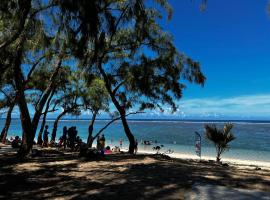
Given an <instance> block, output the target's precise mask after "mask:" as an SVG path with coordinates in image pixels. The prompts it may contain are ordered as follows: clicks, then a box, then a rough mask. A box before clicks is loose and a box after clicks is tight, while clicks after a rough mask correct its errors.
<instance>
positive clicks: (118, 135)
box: [0, 119, 270, 162]
mask: <svg viewBox="0 0 270 200" xmlns="http://www.w3.org/2000/svg"><path fill="white" fill-rule="evenodd" d="M106 123H108V121H107V120H98V121H96V123H95V128H94V133H96V132H97V131H98V130H100V129H101V128H102V127H103V126H105V125H106ZM205 123H216V124H217V125H218V126H220V127H222V126H223V124H224V123H225V122H221V121H198V120H188V121H178V120H130V121H129V125H130V128H131V130H132V132H133V134H134V136H135V138H136V139H137V140H138V142H139V149H142V150H152V148H153V146H155V145H161V144H162V145H164V147H163V148H162V150H161V152H165V151H167V150H169V149H171V150H173V151H174V152H175V153H181V154H189V155H195V131H197V132H199V133H200V134H201V138H202V144H201V146H202V152H201V153H202V157H204V156H206V157H213V158H214V157H215V148H214V145H213V144H212V143H211V142H210V141H208V140H207V139H206V138H205V134H204V124H205ZM3 124H4V120H3V119H0V128H1V129H2V127H3ZM88 124H89V121H88V120H62V121H60V122H59V126H58V132H57V137H56V138H59V137H60V136H61V135H62V129H63V127H64V126H67V127H70V126H76V127H77V130H78V134H79V136H80V137H81V138H82V139H83V140H84V141H86V139H87V134H88V133H87V130H88ZM233 124H234V128H233V133H234V134H235V136H236V139H235V140H234V141H232V142H231V143H230V149H229V151H226V152H225V153H224V154H223V155H222V158H229V159H244V160H253V161H263V162H270V122H268V121H233ZM47 125H49V129H50V133H51V131H52V126H53V120H48V121H47ZM21 132H22V131H21V125H20V120H19V119H13V120H12V123H11V126H10V129H9V133H8V137H11V136H15V135H19V136H20V137H21ZM103 133H104V135H105V137H106V145H110V146H119V140H120V139H122V140H123V145H124V147H125V148H127V146H128V140H127V138H126V136H125V133H124V130H123V128H122V124H121V122H120V121H116V122H115V123H113V124H112V125H111V126H109V127H108V128H107V129H106V130H105V131H104V132H103ZM142 140H149V141H152V145H150V146H148V145H142V144H141V141H142ZM155 142H156V143H155ZM94 145H95V143H94Z"/></svg>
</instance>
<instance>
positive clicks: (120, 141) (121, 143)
mask: <svg viewBox="0 0 270 200" xmlns="http://www.w3.org/2000/svg"><path fill="white" fill-rule="evenodd" d="M119 144H120V148H121V149H122V145H123V140H122V138H120V140H119Z"/></svg>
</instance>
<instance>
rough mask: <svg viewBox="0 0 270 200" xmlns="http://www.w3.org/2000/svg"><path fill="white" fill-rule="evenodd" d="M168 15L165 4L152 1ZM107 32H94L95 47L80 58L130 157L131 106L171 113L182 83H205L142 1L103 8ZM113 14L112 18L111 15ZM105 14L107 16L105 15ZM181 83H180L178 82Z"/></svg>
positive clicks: (153, 10)
mask: <svg viewBox="0 0 270 200" xmlns="http://www.w3.org/2000/svg"><path fill="white" fill-rule="evenodd" d="M157 2H158V3H160V5H161V7H163V8H165V10H166V11H168V16H169V17H170V15H171V9H170V6H169V4H168V3H167V1H157ZM106 10H107V12H108V13H110V14H111V16H112V18H113V20H112V21H111V23H110V27H112V28H111V29H110V30H112V31H108V30H106V29H104V28H103V29H99V30H98V32H97V33H96V36H95V37H94V38H95V41H94V44H92V45H91V46H90V47H91V49H88V51H86V52H84V53H83V55H85V57H84V60H83V63H82V65H84V66H86V68H87V69H88V70H92V72H93V71H97V72H98V74H99V75H100V77H101V78H102V79H103V81H104V83H105V87H106V89H107V91H108V93H109V95H110V98H111V100H112V102H113V104H114V105H115V107H116V108H117V110H118V112H119V114H120V116H121V120H122V124H123V127H124V130H125V133H126V136H127V137H128V139H129V142H130V145H129V152H130V153H133V152H134V145H135V139H134V136H133V134H132V132H131V130H130V128H129V126H128V122H127V119H126V113H127V111H128V110H129V109H131V108H132V107H134V106H135V105H139V107H140V110H144V109H147V108H148V109H154V108H160V109H161V110H162V105H164V104H167V105H169V106H171V107H172V111H176V109H177V106H176V104H175V100H176V99H180V98H181V96H182V90H183V89H184V88H185V85H184V84H183V81H182V80H183V79H185V80H187V81H189V82H193V83H196V84H199V85H203V84H204V81H205V77H204V75H203V74H202V72H201V70H200V65H199V63H198V62H195V61H193V60H192V59H190V58H188V57H186V56H184V55H183V54H182V53H180V52H178V51H177V49H176V48H175V46H174V45H173V39H172V36H171V35H170V34H168V33H166V32H164V31H163V30H162V28H161V27H160V24H158V22H157V21H158V20H159V19H160V18H162V16H161V14H160V12H159V10H157V9H156V8H153V7H149V5H145V3H144V2H143V1H121V3H120V2H111V3H108V4H107V7H106ZM110 10H117V12H110ZM107 12H106V13H107ZM180 81H181V82H180Z"/></svg>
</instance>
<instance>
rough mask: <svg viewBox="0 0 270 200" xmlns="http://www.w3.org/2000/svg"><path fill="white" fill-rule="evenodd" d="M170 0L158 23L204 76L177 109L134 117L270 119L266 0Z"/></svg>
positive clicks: (269, 39) (190, 87)
mask: <svg viewBox="0 0 270 200" xmlns="http://www.w3.org/2000/svg"><path fill="white" fill-rule="evenodd" d="M169 2H170V3H171V5H172V7H173V10H174V12H173V18H172V20H171V21H169V22H168V21H166V20H165V21H162V26H163V27H164V30H167V31H168V32H170V33H171V34H172V35H173V37H174V42H175V45H176V47H177V48H178V50H179V51H181V52H182V53H184V54H185V55H187V56H189V57H191V58H193V59H194V60H196V61H199V62H200V65H201V68H202V71H203V73H204V74H205V76H206V77H207V81H206V83H205V86H204V87H200V86H197V85H191V84H188V85H187V89H185V90H184V95H183V98H182V99H181V100H179V101H177V104H178V106H179V109H178V111H177V112H175V113H173V114H172V113H171V110H170V108H169V107H166V106H165V107H164V110H165V112H164V113H160V112H159V111H158V110H153V111H147V112H146V113H145V114H142V115H137V116H134V118H174V119H262V120H270V87H269V86H270V56H269V54H270V14H269V13H268V12H267V4H268V3H269V2H268V0H208V3H207V6H206V9H205V10H204V11H200V8H199V5H200V2H201V0H169ZM16 113H17V114H18V110H17V111H15V113H14V114H15V115H16ZM104 116H105V117H106V115H101V117H104ZM51 117H53V116H51ZM82 117H88V118H89V114H88V113H84V115H83V116H82Z"/></svg>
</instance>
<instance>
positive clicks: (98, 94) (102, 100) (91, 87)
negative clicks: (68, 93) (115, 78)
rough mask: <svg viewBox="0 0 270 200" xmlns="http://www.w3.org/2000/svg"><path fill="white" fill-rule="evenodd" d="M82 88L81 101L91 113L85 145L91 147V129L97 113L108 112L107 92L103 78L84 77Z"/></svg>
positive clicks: (92, 139) (92, 138)
mask: <svg viewBox="0 0 270 200" xmlns="http://www.w3.org/2000/svg"><path fill="white" fill-rule="evenodd" d="M88 78H89V77H88ZM83 88H84V89H83V91H82V103H83V107H84V110H90V111H91V113H92V118H91V120H90V123H89V126H88V139H87V145H88V146H90V147H91V146H92V143H93V141H94V137H93V130H94V123H95V120H96V117H97V115H98V114H99V112H100V111H105V112H109V94H108V92H107V90H106V88H105V84H104V82H103V80H101V79H98V78H94V77H92V78H91V80H89V79H88V80H87V79H86V80H85V83H84V87H83Z"/></svg>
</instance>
